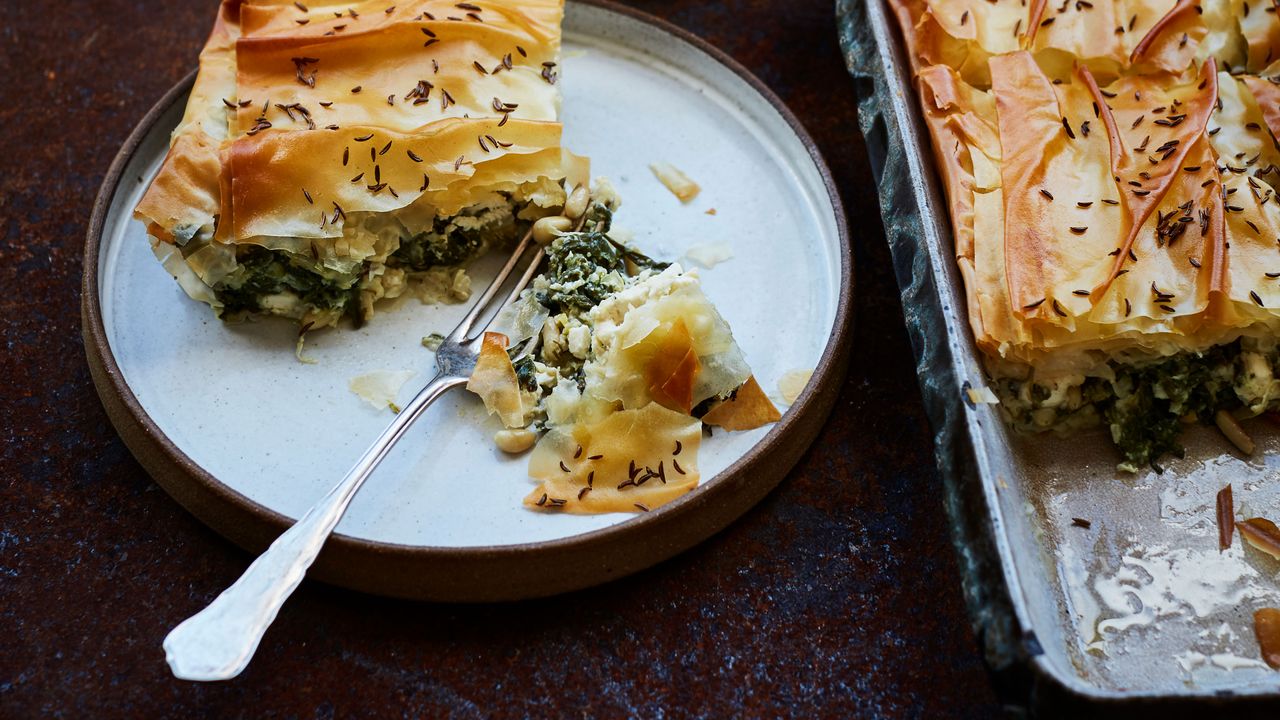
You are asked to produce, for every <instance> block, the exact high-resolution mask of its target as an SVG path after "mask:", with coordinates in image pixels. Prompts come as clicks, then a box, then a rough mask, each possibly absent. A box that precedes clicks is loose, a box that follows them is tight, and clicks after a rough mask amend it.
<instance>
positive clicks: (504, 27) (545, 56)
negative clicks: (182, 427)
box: [135, 0, 585, 327]
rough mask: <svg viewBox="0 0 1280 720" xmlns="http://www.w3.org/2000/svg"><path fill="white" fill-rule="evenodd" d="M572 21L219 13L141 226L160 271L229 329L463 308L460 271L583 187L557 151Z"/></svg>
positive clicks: (527, 14) (510, 16)
mask: <svg viewBox="0 0 1280 720" xmlns="http://www.w3.org/2000/svg"><path fill="white" fill-rule="evenodd" d="M562 9H563V8H562V0H521V2H505V1H503V2H498V1H496V0H477V1H476V2H442V1H439V0H408V1H397V2H394V3H393V2H390V1H389V0H388V1H385V2H341V3H333V2H310V3H306V4H304V3H295V2H286V1H284V0H243V1H237V0H224V1H223V3H222V6H221V8H220V10H219V14H218V19H217V23H216V25H215V27H214V30H213V33H212V35H211V36H210V38H209V40H208V43H207V44H206V46H205V48H204V50H203V52H202V53H201V55H200V71H199V75H198V76H197V79H196V82H195V86H194V88H193V89H192V92H191V96H190V99H189V101H188V103H187V108H186V114H185V116H184V118H183V120H182V122H181V124H180V125H179V126H178V128H177V130H176V131H175V132H174V135H173V139H172V145H171V148H170V151H169V154H168V156H167V157H166V159H165V161H164V164H163V166H162V167H161V169H160V172H159V175H158V176H157V177H156V178H155V180H154V181H153V182H152V184H151V186H150V188H149V189H148V191H147V193H146V195H145V196H144V198H143V200H142V201H141V203H140V204H139V205H138V207H137V210H136V212H135V215H136V217H137V218H138V219H140V220H141V221H143V222H144V223H145V224H146V227H147V232H148V234H149V235H150V236H151V238H152V244H153V247H154V249H155V251H156V254H157V256H158V257H160V259H161V260H162V261H163V262H164V265H165V267H166V269H168V270H169V272H170V273H171V274H173V275H174V276H175V277H176V278H177V279H178V281H179V283H181V285H182V287H183V289H184V290H186V292H187V293H188V294H189V295H191V297H193V298H195V299H197V300H200V301H203V302H206V303H208V304H209V305H211V306H212V307H213V308H214V309H215V311H217V312H218V314H219V315H221V316H222V317H224V318H234V317H240V316H243V315H246V314H258V313H263V314H271V315H281V316H285V317H289V318H294V319H297V320H298V321H299V322H300V323H302V324H303V325H304V327H323V326H326V325H332V324H335V323H336V322H337V321H338V320H339V319H340V318H342V317H343V316H352V317H354V318H356V319H358V320H363V319H366V318H368V317H369V316H370V315H371V313H372V312H373V306H374V303H375V302H376V301H378V300H379V299H382V298H392V297H396V296H399V295H402V294H405V293H407V292H416V293H417V294H419V295H420V296H422V297H423V299H424V300H425V299H438V297H439V296H441V295H444V296H450V295H452V296H454V297H455V298H457V299H464V298H465V297H466V296H467V294H468V292H469V284H468V280H467V278H466V277H465V274H464V273H463V272H462V271H461V270H460V269H459V266H461V265H463V264H465V263H466V262H467V261H468V260H469V259H471V258H472V257H474V256H476V255H477V254H479V253H481V252H482V251H484V250H485V249H486V248H487V247H489V246H491V245H493V244H495V243H500V242H504V241H506V240H507V239H508V238H512V237H518V236H519V234H520V233H521V232H522V230H523V228H524V226H526V225H528V224H529V223H531V222H533V221H534V220H536V219H537V218H539V217H542V216H544V215H547V214H552V213H555V212H557V211H558V210H559V208H560V207H561V206H563V204H564V202H565V199H566V191H565V184H566V183H569V185H570V187H569V189H570V190H572V188H573V186H574V185H575V184H576V183H577V182H581V181H582V180H585V170H584V169H583V167H582V164H581V163H580V162H578V161H577V160H576V159H574V158H573V157H572V156H570V155H568V154H567V153H565V152H563V151H562V150H561V148H560V137H561V126H560V123H559V122H558V120H557V117H558V113H559V105H560V96H559V94H558V87H557V85H556V81H557V76H558V65H557V63H558V62H559V53H560V20H561V15H562ZM579 175H582V177H581V178H579V177H578V176H579Z"/></svg>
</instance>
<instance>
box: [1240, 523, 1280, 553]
mask: <svg viewBox="0 0 1280 720" xmlns="http://www.w3.org/2000/svg"><path fill="white" fill-rule="evenodd" d="M1236 528H1237V529H1238V530H1240V537H1242V538H1244V540H1245V542H1247V543H1249V544H1250V545H1252V546H1253V547H1254V548H1256V549H1258V550H1261V551H1262V552H1264V553H1266V554H1268V555H1270V556H1271V557H1273V558H1275V559H1277V560H1280V528H1277V527H1276V524H1275V523H1273V522H1271V521H1270V520H1268V519H1266V518H1249V519H1248V520H1244V521H1242V522H1238V523H1236Z"/></svg>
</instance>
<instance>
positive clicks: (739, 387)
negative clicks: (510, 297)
mask: <svg viewBox="0 0 1280 720" xmlns="http://www.w3.org/2000/svg"><path fill="white" fill-rule="evenodd" d="M616 206H617V200H616V197H615V196H614V195H613V194H612V193H611V192H610V191H609V190H608V189H607V188H605V187H601V186H598V187H597V188H596V190H595V194H594V197H593V200H592V202H591V204H590V206H589V209H588V210H587V214H586V219H585V222H584V224H583V226H582V227H581V229H579V230H576V231H571V232H565V233H563V234H560V235H559V236H558V237H556V238H555V239H554V240H553V241H552V242H551V243H550V245H549V246H548V247H547V257H548V263H547V270H546V272H545V273H544V274H542V275H540V276H538V277H536V278H535V279H534V282H533V284H532V285H531V287H529V288H528V289H526V290H525V291H524V292H523V294H522V295H521V297H520V298H519V300H518V301H517V302H516V303H515V305H514V306H513V307H512V308H511V309H510V311H509V316H508V318H507V322H506V323H505V324H506V325H508V327H507V328H506V332H507V334H499V333H496V332H494V333H489V334H487V335H486V338H485V343H484V347H483V350H482V352H481V357H480V360H479V362H478V364H477V366H476V371H475V373H474V374H473V375H472V377H471V382H470V384H469V385H468V386H467V387H468V388H469V389H470V390H472V391H473V392H475V393H477V394H478V395H480V397H481V398H482V399H483V400H484V403H485V405H486V406H487V407H488V409H489V410H490V412H491V413H494V414H497V415H498V416H499V417H500V418H501V420H502V422H503V424H504V425H505V426H506V427H507V428H510V430H506V431H503V432H501V433H499V438H498V439H499V440H500V445H502V446H503V447H504V449H507V450H521V449H524V448H527V447H528V446H530V445H532V444H533V443H534V441H535V440H536V441H537V445H536V447H535V448H534V450H533V453H532V455H531V457H530V462H529V474H530V476H531V477H532V478H534V480H536V481H537V482H538V485H537V487H536V488H535V489H534V490H533V491H532V492H531V493H529V495H528V497H526V499H525V504H526V505H527V506H529V507H531V508H535V509H542V510H556V511H563V512H573V513H598V512H636V511H644V510H650V509H653V508H656V507H658V506H659V505H662V504H664V503H666V502H669V501H671V500H674V499H675V498H677V497H679V496H681V495H683V494H685V493H687V492H689V491H690V490H692V489H693V488H694V487H695V486H696V485H697V483H698V479H699V473H698V460H697V458H698V448H699V445H700V442H701V439H702V436H703V426H704V425H706V426H718V427H721V428H724V429H726V430H749V429H753V428H756V427H760V426H762V425H765V424H767V423H771V422H775V421H777V420H778V419H780V417H781V416H780V414H779V413H778V410H777V409H776V408H775V407H774V405H773V403H772V402H771V401H770V400H769V398H768V397H767V396H766V395H765V394H764V391H763V390H761V388H760V386H759V385H758V384H757V383H756V381H755V379H754V378H753V377H752V374H751V369H750V367H748V365H747V363H746V360H745V358H744V357H743V354H742V351H741V349H739V347H738V345H737V343H736V342H735V341H734V339H733V334H732V332H731V331H730V329H729V325H728V324H727V323H726V322H725V320H724V318H723V317H721V315H720V313H719V312H717V311H716V309H715V307H714V306H713V305H712V304H711V301H710V300H709V299H708V298H707V296H706V295H705V294H704V293H703V292H702V288H701V286H700V284H699V280H698V275H697V272H696V271H692V270H691V271H687V272H686V271H683V270H682V269H681V268H680V266H678V265H669V264H666V263H660V262H656V261H654V260H652V259H650V258H648V257H646V256H645V255H643V254H641V253H639V252H637V251H635V250H633V249H631V248H629V247H627V246H625V245H622V244H620V243H619V242H617V241H615V240H614V239H613V238H611V237H610V236H609V225H610V221H611V217H612V212H613V210H614V209H615V208H616ZM539 434H541V437H540V439H538V436H539Z"/></svg>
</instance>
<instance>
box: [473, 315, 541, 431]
mask: <svg viewBox="0 0 1280 720" xmlns="http://www.w3.org/2000/svg"><path fill="white" fill-rule="evenodd" d="M467 389H468V390H470V391H471V392H473V393H475V394H477V395H479V396H480V399H481V400H483V401H484V405H485V407H487V408H488V409H489V412H490V413H495V414H497V416H498V417H499V418H500V419H501V420H502V424H503V425H506V426H507V427H511V428H514V427H524V426H525V424H526V422H527V420H526V414H527V411H528V409H527V408H526V407H525V403H524V394H523V393H521V392H520V381H519V380H518V379H517V378H516V370H515V367H514V366H513V365H512V364H511V358H510V356H508V355H507V336H506V335H503V334H501V333H495V332H486V333H485V334H484V340H483V341H482V342H481V345H480V357H479V358H478V359H477V360H476V367H475V370H473V371H472V373H471V379H469V380H468V381H467Z"/></svg>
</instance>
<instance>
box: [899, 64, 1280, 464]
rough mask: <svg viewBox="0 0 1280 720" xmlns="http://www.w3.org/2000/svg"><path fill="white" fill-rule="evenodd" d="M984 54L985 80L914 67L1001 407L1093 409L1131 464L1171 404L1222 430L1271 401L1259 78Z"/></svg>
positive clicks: (1277, 252)
mask: <svg viewBox="0 0 1280 720" xmlns="http://www.w3.org/2000/svg"><path fill="white" fill-rule="evenodd" d="M988 72H989V80H990V88H989V89H982V88H979V87H975V86H973V85H971V84H969V83H967V82H965V80H964V79H963V78H962V77H961V75H960V74H959V73H958V72H957V71H956V70H955V69H953V68H950V67H946V66H941V65H935V66H930V67H927V68H924V69H923V70H922V71H921V72H920V73H919V77H918V82H919V87H920V92H921V97H922V105H923V109H924V113H925V118H926V121H927V123H928V125H929V128H930V130H931V132H932V135H933V140H934V147H935V150H936V153H935V156H936V159H937V162H938V165H939V167H940V169H941V171H942V174H943V177H944V179H945V185H946V188H947V194H948V196H949V199H950V205H951V220H952V226H953V228H954V234H955V242H956V248H955V249H956V256H957V261H958V263H959V266H960V271H961V275H962V277H963V279H964V283H965V288H966V290H967V294H968V303H969V320H970V324H971V325H972V328H973V332H974V337H975V339H976V341H977V344H978V346H979V348H980V349H981V350H982V351H983V353H984V354H985V355H986V357H987V360H988V362H987V366H988V369H989V371H990V372H991V375H992V377H993V381H994V387H995V390H996V393H997V395H998V397H999V399H1000V402H1001V405H1002V407H1003V409H1004V411H1005V413H1006V415H1007V416H1008V417H1009V418H1010V419H1011V420H1012V421H1013V423H1014V424H1015V425H1017V426H1018V427H1021V428H1026V429H1035V430H1039V429H1048V428H1056V429H1070V428H1074V427H1080V426H1085V425H1091V424H1097V423H1099V422H1102V423H1105V424H1106V425H1108V426H1109V428H1110V431H1111V435H1112V438H1113V439H1114V441H1115V442H1116V444H1117V445H1118V447H1119V448H1120V450H1121V451H1122V453H1123V454H1124V458H1125V460H1124V463H1123V464H1122V467H1124V468H1126V469H1134V468H1136V467H1138V466H1139V465H1142V464H1146V463H1149V462H1153V461H1155V460H1156V459H1157V458H1158V457H1159V456H1160V455H1161V454H1163V453H1166V452H1175V451H1177V450H1178V447H1179V446H1178V443H1177V436H1178V433H1179V430H1180V428H1181V426H1182V425H1183V424H1184V423H1188V422H1194V421H1197V420H1203V421H1216V422H1218V423H1219V424H1220V425H1225V426H1231V427H1230V429H1231V430H1232V432H1234V430H1235V428H1234V427H1233V426H1234V423H1235V419H1236V418H1238V417H1240V416H1245V415H1255V414H1258V413H1261V412H1264V411H1266V410H1271V409H1276V408H1277V407H1278V406H1280V381H1277V380H1276V379H1275V378H1276V371H1277V369H1278V368H1280V350H1278V349H1277V343H1276V338H1277V333H1278V331H1280V206H1278V205H1277V202H1276V193H1275V190H1276V187H1277V183H1278V181H1280V151H1277V146H1276V142H1275V137H1276V133H1277V132H1280V123H1278V122H1277V120H1278V119H1277V117H1276V113H1277V111H1276V107H1277V105H1276V100H1277V98H1278V97H1280V93H1278V92H1277V89H1278V86H1277V85H1276V84H1275V82H1274V80H1273V79H1272V78H1269V77H1268V78H1263V77H1257V76H1249V75H1233V74H1231V73H1228V72H1219V71H1218V67H1217V63H1216V61H1215V60H1214V59H1213V58H1209V59H1207V60H1206V61H1205V62H1203V63H1201V64H1199V65H1198V66H1197V65H1196V64H1194V63H1193V64H1192V65H1191V66H1189V67H1188V68H1187V69H1186V70H1184V71H1181V72H1163V71H1161V72H1148V73H1139V74H1127V75H1121V76H1119V77H1118V78H1114V79H1111V80H1110V81H1105V82H1104V81H1103V80H1101V79H1100V78H1099V77H1096V76H1095V75H1094V74H1093V73H1092V72H1090V70H1089V69H1088V68H1087V67H1086V66H1085V65H1083V64H1081V65H1078V66H1077V67H1076V69H1075V70H1074V72H1073V73H1072V75H1071V77H1070V78H1069V80H1068V81H1065V82H1063V81H1061V80H1059V81H1057V82H1055V79H1053V78H1051V77H1050V75H1049V73H1048V72H1046V71H1045V70H1044V69H1043V68H1042V67H1041V66H1040V65H1039V64H1038V63H1037V60H1036V57H1035V56H1034V55H1033V54H1032V53H1030V52H1027V51H1018V52H1013V53H1007V54H1004V55H997V56H993V57H991V58H990V59H989V60H988ZM1231 434H1232V433H1229V435H1231Z"/></svg>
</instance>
